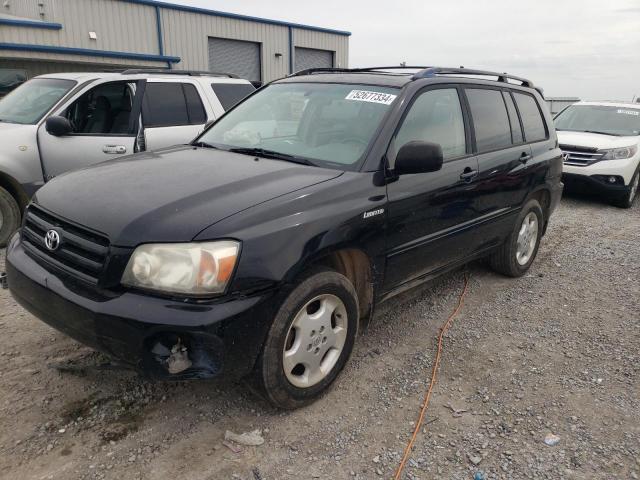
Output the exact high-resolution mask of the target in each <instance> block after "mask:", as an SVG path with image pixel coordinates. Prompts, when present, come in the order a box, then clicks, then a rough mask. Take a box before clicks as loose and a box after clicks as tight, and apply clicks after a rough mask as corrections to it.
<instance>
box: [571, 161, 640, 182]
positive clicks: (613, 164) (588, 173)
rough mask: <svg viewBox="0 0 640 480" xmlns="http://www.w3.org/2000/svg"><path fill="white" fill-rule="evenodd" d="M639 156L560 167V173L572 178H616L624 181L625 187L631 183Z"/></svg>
mask: <svg viewBox="0 0 640 480" xmlns="http://www.w3.org/2000/svg"><path fill="white" fill-rule="evenodd" d="M639 163H640V156H638V155H637V154H636V156H635V157H632V158H628V159H620V160H603V161H600V162H596V163H593V164H591V165H587V166H578V165H567V164H566V163H565V164H564V165H563V166H562V172H563V173H564V174H569V175H573V176H581V177H587V178H588V177H595V176H596V175H600V176H603V177H604V176H607V177H608V176H618V177H621V178H622V179H623V180H624V184H625V185H629V184H630V183H631V179H632V178H633V174H634V173H636V170H637V169H638V164H639Z"/></svg>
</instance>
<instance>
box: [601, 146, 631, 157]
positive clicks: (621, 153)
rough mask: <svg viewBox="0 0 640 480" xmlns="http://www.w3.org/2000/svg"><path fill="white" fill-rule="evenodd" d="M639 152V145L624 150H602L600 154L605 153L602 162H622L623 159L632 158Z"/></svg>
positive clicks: (623, 148)
mask: <svg viewBox="0 0 640 480" xmlns="http://www.w3.org/2000/svg"><path fill="white" fill-rule="evenodd" d="M637 151H638V146H637V145H632V146H630V147H622V148H612V149H610V150H600V152H603V153H604V155H603V156H602V158H601V160H620V159H623V158H631V157H633V156H634V155H635V154H636V152H637Z"/></svg>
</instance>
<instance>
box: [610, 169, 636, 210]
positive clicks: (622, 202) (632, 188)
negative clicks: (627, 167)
mask: <svg viewBox="0 0 640 480" xmlns="http://www.w3.org/2000/svg"><path fill="white" fill-rule="evenodd" d="M639 184H640V168H639V169H638V170H636V173H635V174H634V175H633V177H632V178H631V182H630V183H629V190H628V191H627V192H625V194H624V195H623V196H621V197H618V198H614V199H613V201H612V202H611V203H612V204H613V205H615V206H616V207H620V208H631V207H632V206H633V202H634V200H635V199H636V197H637V195H638V185H639Z"/></svg>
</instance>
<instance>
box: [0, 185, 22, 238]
mask: <svg viewBox="0 0 640 480" xmlns="http://www.w3.org/2000/svg"><path fill="white" fill-rule="evenodd" d="M19 226H20V207H18V203H17V202H16V201H15V199H14V198H13V196H11V194H10V193H9V192H7V191H6V190H5V189H4V188H2V187H0V248H2V247H5V246H6V245H7V242H8V241H9V237H11V234H12V233H13V232H15V231H16V230H17V229H18V227H19Z"/></svg>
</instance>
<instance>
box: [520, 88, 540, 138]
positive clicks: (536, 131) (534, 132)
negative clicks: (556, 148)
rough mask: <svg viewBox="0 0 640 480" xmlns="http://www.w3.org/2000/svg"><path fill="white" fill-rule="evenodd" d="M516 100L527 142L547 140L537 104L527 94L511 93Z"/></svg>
mask: <svg viewBox="0 0 640 480" xmlns="http://www.w3.org/2000/svg"><path fill="white" fill-rule="evenodd" d="M513 97H514V98H515V100H516V105H517V106H518V111H519V112H520V118H521V119H522V126H523V127H524V136H525V140H526V141H527V142H537V141H540V140H544V139H546V138H547V128H546V126H545V123H544V119H543V118H542V112H541V111H540V107H538V102H536V99H535V98H533V95H529V94H528V93H519V92H513Z"/></svg>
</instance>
